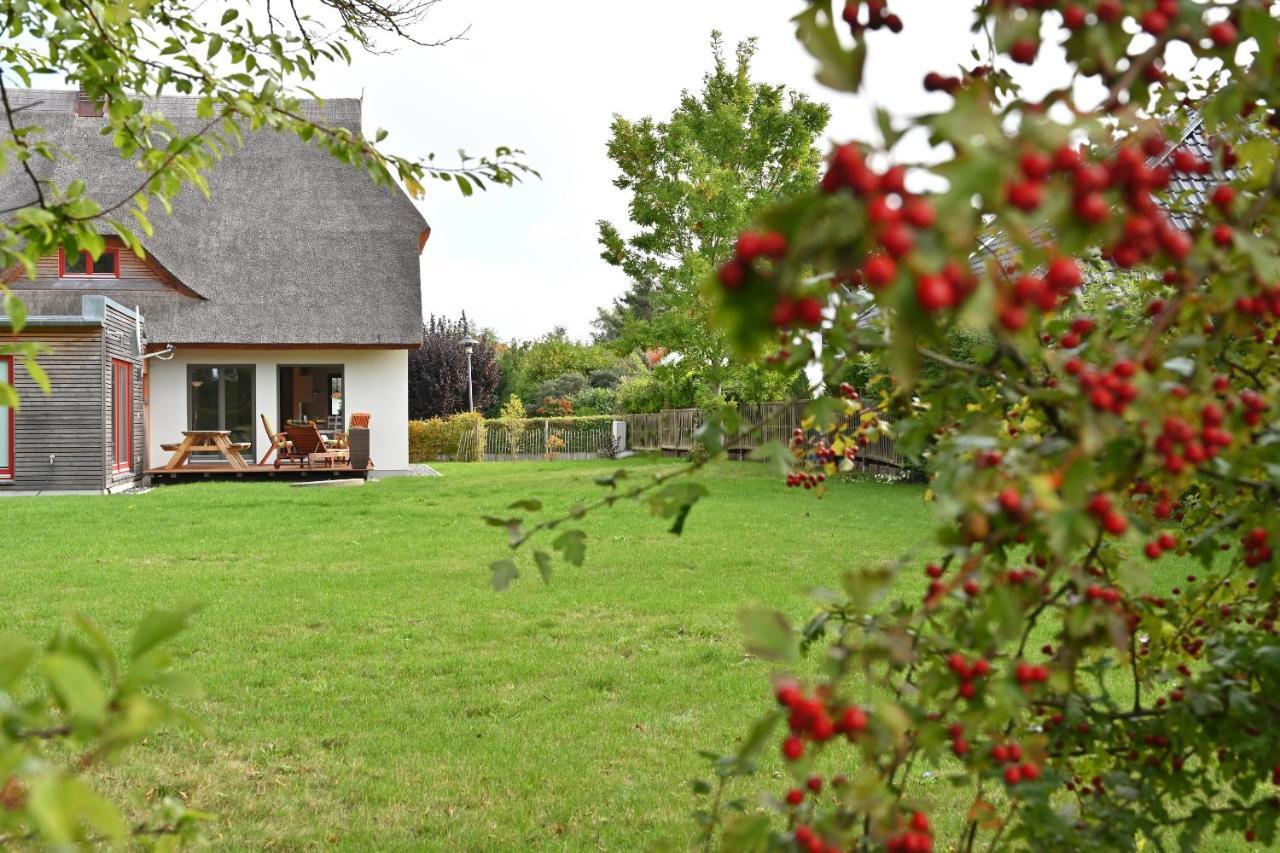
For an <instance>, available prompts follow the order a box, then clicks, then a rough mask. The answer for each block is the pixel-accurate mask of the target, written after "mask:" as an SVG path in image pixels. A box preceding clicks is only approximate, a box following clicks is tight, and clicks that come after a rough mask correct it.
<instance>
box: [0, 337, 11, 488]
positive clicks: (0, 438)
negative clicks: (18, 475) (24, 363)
mask: <svg viewBox="0 0 1280 853" xmlns="http://www.w3.org/2000/svg"><path fill="white" fill-rule="evenodd" d="M0 384H3V385H12V384H13V356H11V355H0ZM11 479H13V409H12V408H11V407H10V406H4V405H0V480H11Z"/></svg>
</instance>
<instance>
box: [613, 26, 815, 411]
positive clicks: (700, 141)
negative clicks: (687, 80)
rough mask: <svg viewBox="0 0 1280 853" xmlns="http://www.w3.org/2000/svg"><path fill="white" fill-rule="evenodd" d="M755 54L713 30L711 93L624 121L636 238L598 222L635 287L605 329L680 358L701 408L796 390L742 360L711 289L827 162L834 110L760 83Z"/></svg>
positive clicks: (635, 345) (619, 144) (617, 140)
mask: <svg viewBox="0 0 1280 853" xmlns="http://www.w3.org/2000/svg"><path fill="white" fill-rule="evenodd" d="M755 45H756V43H755V41H754V40H749V41H745V42H743V43H741V44H739V45H738V48H737V51H736V54H735V57H734V62H733V63H729V62H727V61H726V59H725V56H724V53H723V50H722V45H721V40H720V34H719V33H713V34H712V38H711V48H712V60H713V68H712V71H711V72H710V73H708V74H707V75H706V76H705V77H704V78H703V85H702V90H701V91H700V92H698V93H693V92H688V91H686V92H684V93H682V95H681V97H680V104H679V106H678V107H676V109H675V110H674V111H673V112H672V114H671V116H670V117H669V118H668V119H667V120H666V121H660V122H659V121H655V120H654V119H652V118H643V119H640V120H639V121H630V120H628V119H625V118H623V117H621V116H615V117H614V121H613V128H612V135H611V137H610V140H609V149H608V150H609V157H610V158H611V159H612V160H613V161H614V163H616V164H617V167H618V177H617V178H616V179H615V180H614V186H616V187H618V188H619V189H621V190H626V191H628V192H629V193H630V194H631V201H630V205H629V211H630V217H631V222H632V225H633V226H634V227H635V233H634V234H633V235H632V236H630V237H625V236H624V235H623V233H622V231H621V230H620V229H619V228H618V227H617V226H615V225H613V224H611V223H609V222H604V221H602V222H600V223H599V229H600V245H601V248H602V249H603V251H602V254H601V257H603V258H604V260H605V261H607V262H608V263H610V264H612V265H613V266H616V267H619V268H620V269H622V270H623V271H624V272H625V273H626V274H627V277H628V278H629V279H630V280H631V286H630V290H629V291H628V293H627V294H625V295H624V296H623V297H622V298H621V299H620V300H619V301H617V302H615V304H614V306H613V307H612V308H611V309H608V310H606V311H604V312H602V313H601V317H600V319H599V321H598V323H597V327H598V328H599V329H600V332H601V338H602V339H603V340H607V341H608V342H609V343H610V346H612V347H613V348H614V349H615V350H616V351H619V352H629V351H632V350H637V349H639V350H649V349H653V348H658V347H664V348H666V349H667V350H669V351H670V352H672V353H674V354H675V359H676V360H677V361H678V362H679V363H680V369H679V370H678V371H676V370H672V371H667V373H668V374H670V375H669V381H670V382H671V384H672V385H673V386H680V385H682V384H684V383H687V384H688V385H689V386H691V387H692V389H693V390H692V393H691V394H690V395H689V396H690V397H692V398H695V399H696V400H697V401H698V402H704V401H709V400H713V399H717V398H722V397H726V396H739V397H740V396H742V395H743V394H750V395H752V396H750V397H747V399H763V398H777V397H779V396H785V389H786V387H787V386H788V384H789V382H790V378H789V377H779V375H778V374H777V373H776V372H775V371H766V370H764V369H762V368H761V366H760V365H759V364H758V363H756V361H755V360H753V359H749V358H748V359H742V358H737V357H735V356H734V354H733V353H732V351H731V348H730V346H729V342H728V339H727V338H726V336H725V334H724V332H723V330H721V329H719V328H718V327H716V326H715V325H714V324H713V323H712V302H711V301H710V300H708V299H707V297H706V295H705V294H704V293H703V291H702V287H701V284H702V281H703V280H704V279H705V278H706V277H707V276H708V275H709V274H710V273H711V271H712V270H714V269H715V268H716V267H718V266H719V265H720V264H722V263H724V262H725V261H726V260H728V259H729V258H730V257H731V256H732V254H733V250H734V243H735V240H736V238H737V236H738V232H740V231H741V230H742V229H743V228H745V227H746V226H747V225H748V224H749V223H750V222H751V221H752V220H753V219H754V218H755V217H756V216H757V215H758V214H759V213H760V212H761V211H763V210H766V209H767V208H768V207H770V206H771V205H773V204H775V203H777V202H778V201H780V200H782V199H786V198H788V197H790V196H792V195H794V194H796V193H798V192H802V191H803V190H804V189H805V188H806V187H808V186H811V185H812V184H813V182H814V181H815V180H816V179H817V174H818V165H819V163H820V162H821V157H820V155H819V153H818V150H817V149H816V148H815V147H814V141H815V140H816V139H817V137H818V135H819V134H821V133H822V131H823V129H824V128H825V127H826V125H827V121H828V119H829V117H830V111H829V109H828V108H827V107H826V106H825V105H823V104H816V103H813V102H811V101H809V100H808V99H807V98H805V97H804V96H803V95H800V94H796V93H788V92H787V90H786V88H785V87H783V86H778V85H769V84H766V83H755V82H753V81H752V80H751V76H750V71H751V59H752V56H753V54H754V53H755V49H756V48H755ZM671 396H672V397H679V396H682V395H680V394H672V395H671ZM690 402H692V400H691V401H690Z"/></svg>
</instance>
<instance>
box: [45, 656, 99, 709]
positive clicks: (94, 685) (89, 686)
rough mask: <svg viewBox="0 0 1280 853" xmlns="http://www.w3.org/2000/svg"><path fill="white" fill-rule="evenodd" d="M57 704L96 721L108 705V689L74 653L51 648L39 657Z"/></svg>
mask: <svg viewBox="0 0 1280 853" xmlns="http://www.w3.org/2000/svg"><path fill="white" fill-rule="evenodd" d="M40 668H41V669H42V670H43V671H44V675H45V678H46V679H47V680H48V682H49V687H50V688H51V689H52V690H53V693H54V695H55V696H56V697H57V699H58V704H59V705H61V706H62V708H64V709H65V710H66V711H67V713H68V714H69V715H71V716H72V717H76V718H80V719H83V720H87V721H89V722H93V723H96V722H99V721H101V720H102V718H103V716H104V714H105V713H106V709H107V690H106V688H105V687H103V685H102V679H101V677H100V676H99V674H98V673H96V672H94V671H93V668H92V667H90V666H89V664H87V663H85V661H84V660H82V659H81V658H78V657H75V656H74V655H69V654H64V653H62V652H50V653H48V654H46V655H45V656H44V658H43V659H42V660H41V661H40Z"/></svg>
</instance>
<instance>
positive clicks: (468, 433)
mask: <svg viewBox="0 0 1280 853" xmlns="http://www.w3.org/2000/svg"><path fill="white" fill-rule="evenodd" d="M484 443H485V420H484V418H482V417H481V416H480V415H479V414H478V413H473V412H463V413H461V414H457V415H452V416H450V417H448V418H431V419H430V420H425V421H409V461H410V462H437V461H447V460H456V461H459V462H479V461H481V460H482V459H484Z"/></svg>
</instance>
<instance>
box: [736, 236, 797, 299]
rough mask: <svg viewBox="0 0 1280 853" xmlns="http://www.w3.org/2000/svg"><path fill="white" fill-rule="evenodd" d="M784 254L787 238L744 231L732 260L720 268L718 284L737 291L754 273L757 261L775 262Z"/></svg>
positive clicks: (739, 237)
mask: <svg viewBox="0 0 1280 853" xmlns="http://www.w3.org/2000/svg"><path fill="white" fill-rule="evenodd" d="M786 253H787V238H786V237H785V236H783V235H782V234H781V233H779V232H777V231H766V232H764V233H759V232H755V231H744V232H742V234H740V235H739V236H738V242H737V244H736V246H735V252H734V257H733V259H732V260H731V261H729V262H728V263H726V264H725V265H724V266H722V267H721V268H720V284H721V285H722V286H723V287H724V289H725V290H737V289H739V288H740V287H742V285H743V284H744V283H745V282H746V280H747V276H748V275H749V274H750V273H752V272H754V271H756V262H757V261H758V260H759V259H761V258H768V259H770V260H773V261H777V260H779V259H781V258H782V257H783V256H784V255H785V254H786Z"/></svg>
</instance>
